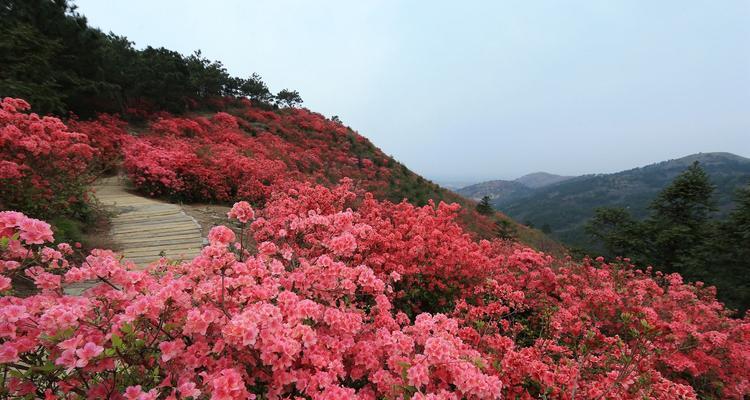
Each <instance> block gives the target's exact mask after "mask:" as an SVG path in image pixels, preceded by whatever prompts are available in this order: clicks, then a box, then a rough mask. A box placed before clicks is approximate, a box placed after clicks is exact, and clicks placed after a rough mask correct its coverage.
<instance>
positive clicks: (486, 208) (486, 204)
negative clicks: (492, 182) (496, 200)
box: [477, 196, 495, 215]
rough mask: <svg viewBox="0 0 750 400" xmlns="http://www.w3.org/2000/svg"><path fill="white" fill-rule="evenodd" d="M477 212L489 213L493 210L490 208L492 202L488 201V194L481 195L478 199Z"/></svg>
mask: <svg viewBox="0 0 750 400" xmlns="http://www.w3.org/2000/svg"><path fill="white" fill-rule="evenodd" d="M477 212H478V213H480V214H482V215H491V214H492V213H493V212H495V210H494V209H493V208H492V203H490V196H484V197H482V200H480V201H479V204H477Z"/></svg>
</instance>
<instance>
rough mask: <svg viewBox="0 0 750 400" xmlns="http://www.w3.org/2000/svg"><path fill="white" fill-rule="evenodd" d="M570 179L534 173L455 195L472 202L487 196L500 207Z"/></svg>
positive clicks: (479, 185) (486, 184) (467, 187)
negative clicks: (536, 190)
mask: <svg viewBox="0 0 750 400" xmlns="http://www.w3.org/2000/svg"><path fill="white" fill-rule="evenodd" d="M571 178H573V177H572V176H561V175H555V174H550V173H547V172H535V173H532V174H528V175H524V176H522V177H520V178H518V179H515V180H512V181H506V180H502V179H498V180H494V181H487V182H480V183H477V184H474V185H470V186H466V187H464V188H461V189H458V190H456V193H458V194H460V195H462V196H466V197H469V198H472V199H474V200H479V199H481V198H482V197H484V196H489V198H490V199H492V200H493V203H494V204H495V205H502V204H505V203H507V202H511V201H514V200H517V199H519V198H523V197H526V196H528V195H530V194H531V193H533V192H534V189H539V188H542V187H545V186H548V185H553V184H555V183H558V182H563V181H566V180H568V179H571Z"/></svg>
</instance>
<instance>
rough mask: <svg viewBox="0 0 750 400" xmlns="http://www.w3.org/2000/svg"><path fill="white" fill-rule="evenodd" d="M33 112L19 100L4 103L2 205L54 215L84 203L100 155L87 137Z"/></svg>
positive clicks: (0, 106) (0, 115)
mask: <svg viewBox="0 0 750 400" xmlns="http://www.w3.org/2000/svg"><path fill="white" fill-rule="evenodd" d="M29 108H30V106H29V104H28V103H27V102H25V101H24V100H20V99H11V98H5V99H2V101H0V205H2V206H3V207H5V208H13V209H21V210H24V211H26V212H28V213H31V214H33V215H39V216H52V215H55V214H56V213H59V212H63V211H66V210H68V209H70V208H71V207H74V206H75V204H77V203H81V202H83V201H84V200H85V199H84V197H85V189H86V187H85V185H86V184H87V183H88V179H89V175H88V171H89V168H90V163H91V161H92V160H93V159H94V157H95V155H96V154H97V152H96V149H95V148H94V147H92V146H91V143H90V141H89V138H88V136H86V135H84V134H82V133H78V132H73V131H70V130H68V128H67V127H66V126H65V124H64V123H63V122H62V121H61V120H59V119H57V118H54V117H40V116H38V115H36V114H33V113H31V114H30V113H28V112H27V111H28V110H29Z"/></svg>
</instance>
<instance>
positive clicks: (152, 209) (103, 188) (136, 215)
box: [94, 177, 203, 267]
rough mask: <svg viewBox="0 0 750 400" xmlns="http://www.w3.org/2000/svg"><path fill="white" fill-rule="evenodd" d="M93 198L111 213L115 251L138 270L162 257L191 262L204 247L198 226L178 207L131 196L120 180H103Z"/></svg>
mask: <svg viewBox="0 0 750 400" xmlns="http://www.w3.org/2000/svg"><path fill="white" fill-rule="evenodd" d="M94 189H95V191H94V196H95V197H96V198H97V200H98V201H99V203H101V204H102V205H103V206H104V207H105V209H107V210H108V211H109V212H111V213H112V214H113V215H112V218H111V219H110V222H111V231H110V234H111V237H112V241H113V242H114V245H115V248H117V249H118V250H119V252H120V253H121V254H122V255H123V256H125V258H126V259H128V260H131V261H133V262H134V263H136V264H137V265H139V266H141V267H145V266H147V265H148V264H150V263H151V262H153V261H156V260H158V259H159V258H160V257H162V256H166V257H169V258H170V259H172V260H180V259H191V258H193V257H195V256H196V255H197V254H198V253H199V252H200V250H201V247H203V238H202V237H201V227H200V225H198V222H196V221H195V219H193V218H192V217H191V216H189V215H187V214H185V212H184V211H183V210H182V208H181V207H180V206H179V205H177V204H171V203H166V202H163V201H160V200H156V199H150V198H147V197H143V196H140V195H138V194H135V193H133V192H132V191H131V190H129V189H128V182H127V180H126V179H125V178H123V177H111V178H103V179H101V180H99V181H98V182H97V184H96V186H94Z"/></svg>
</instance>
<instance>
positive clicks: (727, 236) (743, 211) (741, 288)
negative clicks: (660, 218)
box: [706, 186, 750, 310]
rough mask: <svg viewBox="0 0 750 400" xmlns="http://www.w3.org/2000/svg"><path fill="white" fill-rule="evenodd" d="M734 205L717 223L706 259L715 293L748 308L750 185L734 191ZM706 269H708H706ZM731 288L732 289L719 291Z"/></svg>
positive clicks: (730, 303) (743, 308)
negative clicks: (710, 267) (711, 267)
mask: <svg viewBox="0 0 750 400" xmlns="http://www.w3.org/2000/svg"><path fill="white" fill-rule="evenodd" d="M735 202H736V204H737V206H736V207H735V209H734V210H733V211H732V213H731V214H729V217H728V218H727V219H726V220H724V221H722V222H720V223H719V226H718V229H717V231H716V236H715V239H714V240H713V242H712V246H711V247H710V249H711V251H710V253H709V256H708V257H707V258H706V262H707V265H709V266H716V267H717V270H716V271H713V272H714V273H713V274H712V275H714V280H715V281H716V285H717V286H718V287H719V288H720V289H719V290H720V292H719V295H720V296H722V297H723V298H724V299H725V300H726V302H727V304H729V305H732V306H734V307H737V308H739V309H740V310H748V309H750V186H746V187H745V188H742V189H740V190H738V191H737V193H736V195H735ZM707 269H709V268H707ZM726 287H731V288H733V289H732V290H729V291H725V293H722V292H721V289H723V288H726Z"/></svg>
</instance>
